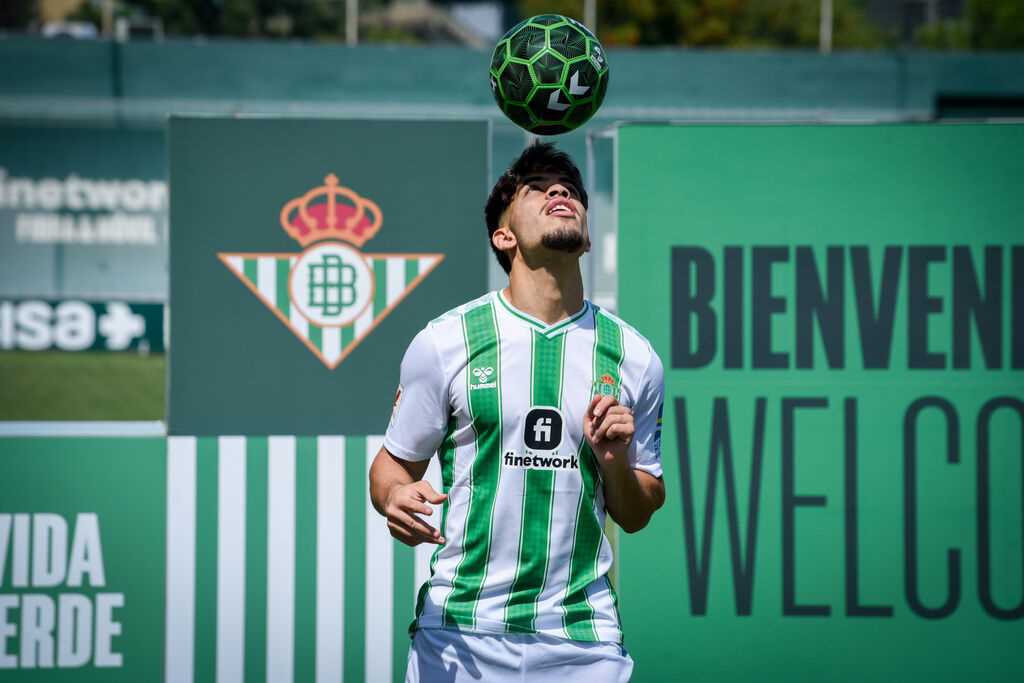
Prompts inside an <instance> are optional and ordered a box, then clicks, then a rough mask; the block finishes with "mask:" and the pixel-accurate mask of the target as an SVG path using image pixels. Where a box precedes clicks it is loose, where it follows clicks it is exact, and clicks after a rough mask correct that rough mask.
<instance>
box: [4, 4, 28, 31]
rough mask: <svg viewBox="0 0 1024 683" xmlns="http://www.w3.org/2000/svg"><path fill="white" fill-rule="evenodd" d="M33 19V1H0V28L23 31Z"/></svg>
mask: <svg viewBox="0 0 1024 683" xmlns="http://www.w3.org/2000/svg"><path fill="white" fill-rule="evenodd" d="M35 18H36V2H35V0H0V28H6V29H14V30H25V29H27V28H28V27H29V24H31V23H32V20H33V19H35Z"/></svg>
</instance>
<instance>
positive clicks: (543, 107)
mask: <svg viewBox="0 0 1024 683" xmlns="http://www.w3.org/2000/svg"><path fill="white" fill-rule="evenodd" d="M527 106H529V107H530V111H531V112H533V116H534V118H535V119H537V120H538V121H560V120H561V119H562V118H563V117H564V116H565V112H566V110H568V109H569V98H568V96H567V95H566V94H565V92H563V90H562V89H561V88H559V87H557V86H555V87H551V86H539V87H538V88H537V89H536V90H535V92H534V93H533V94H532V95H531V96H530V101H529V102H528V103H527Z"/></svg>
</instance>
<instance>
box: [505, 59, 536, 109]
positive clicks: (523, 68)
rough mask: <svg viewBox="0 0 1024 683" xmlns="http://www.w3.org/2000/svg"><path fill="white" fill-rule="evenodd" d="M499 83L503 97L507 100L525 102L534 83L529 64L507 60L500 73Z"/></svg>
mask: <svg viewBox="0 0 1024 683" xmlns="http://www.w3.org/2000/svg"><path fill="white" fill-rule="evenodd" d="M500 84H501V89H502V92H503V93H504V96H505V98H507V99H508V100H509V101H511V102H525V101H526V99H527V97H529V95H530V91H531V90H532V89H533V85H534V83H533V76H531V75H530V67H529V65H527V64H521V63H519V62H507V63H506V64H505V70H504V71H503V72H502V74H501V78H500Z"/></svg>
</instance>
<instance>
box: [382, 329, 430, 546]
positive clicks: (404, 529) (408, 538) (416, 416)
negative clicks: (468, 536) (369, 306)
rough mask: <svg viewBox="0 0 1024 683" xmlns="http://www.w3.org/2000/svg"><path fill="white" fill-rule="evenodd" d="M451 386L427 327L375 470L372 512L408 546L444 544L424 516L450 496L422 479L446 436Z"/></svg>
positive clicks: (406, 362)
mask: <svg viewBox="0 0 1024 683" xmlns="http://www.w3.org/2000/svg"><path fill="white" fill-rule="evenodd" d="M448 384H449V383H448V379H447V378H446V376H445V372H444V367H443V364H442V362H441V356H440V354H439V353H438V351H437V348H436V346H435V345H434V339H433V336H432V334H431V331H430V328H429V327H428V328H425V329H423V330H422V331H420V333H419V334H417V335H416V336H415V337H414V338H413V340H412V342H411V343H410V344H409V348H408V349H406V351H405V356H404V357H403V358H402V368H401V383H400V384H399V387H398V393H397V394H396V395H395V407H394V410H393V411H392V413H391V422H390V424H389V425H388V429H387V433H386V434H385V435H384V445H383V446H382V447H381V449H380V452H378V453H377V456H376V457H375V458H374V460H373V464H372V466H371V467H370V500H371V501H372V502H373V507H374V508H376V510H377V512H379V513H380V514H382V515H384V516H385V517H386V518H387V520H388V529H390V531H391V535H392V536H394V537H395V538H397V539H398V540H399V541H401V542H402V543H405V544H406V545H418V544H420V543H443V542H444V539H443V538H442V537H441V531H439V530H438V529H435V528H434V527H433V526H431V525H430V524H427V523H426V522H425V521H424V520H423V519H421V518H420V515H428V516H429V515H431V514H433V509H432V508H431V507H430V505H428V503H434V504H437V503H441V502H443V501H444V500H445V498H446V497H447V496H445V495H442V494H440V493H438V492H437V491H435V490H434V488H433V487H432V486H431V485H430V484H429V483H428V482H426V481H423V475H424V473H425V472H426V471H427V465H428V463H429V462H430V459H431V458H432V457H433V456H434V453H435V452H436V451H437V447H438V446H440V445H441V441H442V439H443V438H444V435H445V433H446V431H447V425H448V420H449V416H450V407H449V399H448Z"/></svg>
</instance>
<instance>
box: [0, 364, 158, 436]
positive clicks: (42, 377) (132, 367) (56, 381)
mask: <svg viewBox="0 0 1024 683" xmlns="http://www.w3.org/2000/svg"><path fill="white" fill-rule="evenodd" d="M166 368H167V363H166V359H165V358H164V355H163V354H150V355H148V356H140V355H138V354H136V353H86V352H80V353H68V352H46V351H41V352H30V351H5V352H0V420H162V419H164V382H165V372H166Z"/></svg>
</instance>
